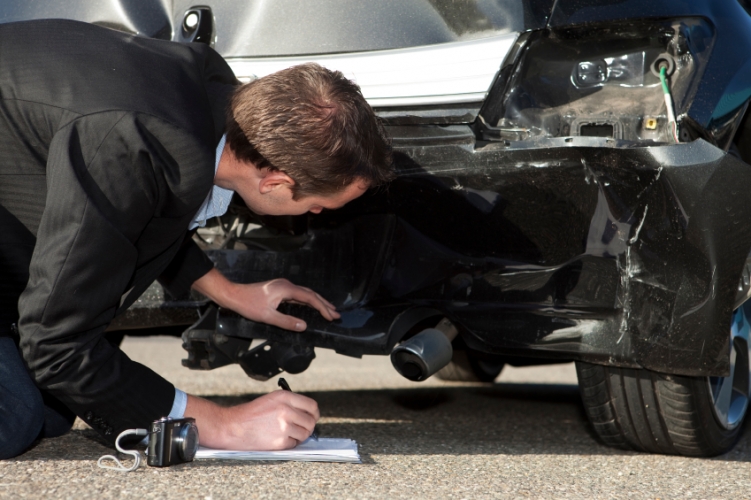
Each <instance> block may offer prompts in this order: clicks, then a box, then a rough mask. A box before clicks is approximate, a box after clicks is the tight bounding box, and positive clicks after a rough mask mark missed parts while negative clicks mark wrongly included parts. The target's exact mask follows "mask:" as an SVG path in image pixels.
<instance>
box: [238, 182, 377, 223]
mask: <svg viewBox="0 0 751 500" xmlns="http://www.w3.org/2000/svg"><path fill="white" fill-rule="evenodd" d="M367 190H368V186H367V184H366V183H364V182H362V181H357V180H356V181H355V182H353V183H352V184H350V185H349V186H346V187H345V188H344V189H342V190H341V191H339V192H338V193H335V194H332V195H327V196H320V195H312V196H304V197H302V198H299V199H297V200H295V199H293V198H292V189H291V186H290V185H289V184H285V183H280V184H277V185H274V186H273V188H271V189H267V190H266V191H265V192H264V194H263V195H262V196H249V197H247V198H246V197H244V196H243V193H240V196H243V199H244V200H245V203H246V204H247V205H248V207H249V208H250V209H251V210H253V211H254V212H255V213H257V214H259V215H301V214H305V213H308V212H312V213H314V214H318V213H321V211H323V210H324V209H327V210H335V209H337V208H341V207H343V206H344V205H346V204H347V203H349V202H350V201H352V200H354V199H355V198H358V197H360V196H362V195H363V193H365V191H367Z"/></svg>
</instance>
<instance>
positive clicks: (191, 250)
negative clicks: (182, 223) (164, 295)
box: [158, 231, 214, 298]
mask: <svg viewBox="0 0 751 500" xmlns="http://www.w3.org/2000/svg"><path fill="white" fill-rule="evenodd" d="M192 235H193V231H190V232H189V233H187V235H186V236H185V241H183V244H182V245H181V246H180V250H178V252H177V254H176V255H175V257H174V258H173V259H172V261H171V262H170V263H169V266H167V268H166V269H165V270H164V272H163V273H162V274H161V275H160V276H159V279H158V281H159V283H160V284H161V285H162V286H163V287H164V288H166V289H167V291H168V292H169V293H170V295H172V296H173V297H176V298H179V297H182V296H184V295H185V294H187V293H188V292H189V291H190V287H191V285H192V284H193V282H194V281H196V280H197V279H198V278H200V277H201V276H203V275H204V274H206V273H208V272H209V271H211V269H212V268H213V267H214V263H213V262H211V259H209V257H208V255H206V253H205V252H204V251H203V250H201V249H200V248H198V245H196V242H195V241H193V238H192Z"/></svg>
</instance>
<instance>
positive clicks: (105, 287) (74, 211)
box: [19, 112, 175, 442]
mask: <svg viewBox="0 0 751 500" xmlns="http://www.w3.org/2000/svg"><path fill="white" fill-rule="evenodd" d="M165 154H166V153H165V149H164V148H163V147H161V145H160V144H159V143H158V141H156V139H155V138H154V136H153V135H151V134H150V133H149V132H148V130H145V129H144V128H143V126H141V125H140V124H139V123H138V121H137V120H136V119H135V118H134V117H133V116H131V115H130V114H128V113H122V112H120V113H115V112H112V113H102V114H101V115H99V116H93V117H86V118H85V119H84V118H82V119H78V120H75V121H73V122H71V123H70V124H68V125H67V126H65V127H63V128H62V129H60V130H59V131H58V132H57V133H56V134H55V136H54V137H53V140H52V142H51V144H50V150H49V156H48V160H47V194H46V205H45V210H44V213H43V216H42V219H41V223H40V226H39V230H38V233H37V243H36V246H35V249H34V253H33V256H32V260H31V265H30V269H29V275H30V277H29V282H28V284H27V287H26V289H25V290H24V292H23V294H22V295H21V298H20V300H19V313H20V321H19V334H20V347H21V349H22V353H23V356H24V360H25V361H26V363H27V366H28V368H29V370H30V373H31V374H32V376H33V378H34V380H35V382H36V384H37V385H38V386H39V387H40V388H42V389H45V390H47V391H49V392H50V393H51V394H52V395H54V396H55V397H57V398H58V399H59V400H60V401H62V402H63V403H64V404H66V405H67V406H68V407H69V408H70V409H71V410H73V411H74V412H75V413H76V414H77V415H78V416H79V417H81V418H82V419H83V420H85V421H86V422H87V423H88V424H89V425H91V426H92V427H93V428H94V429H96V430H98V431H99V432H100V433H101V434H102V435H104V437H105V438H106V439H108V440H109V441H110V442H114V439H115V437H116V436H117V435H118V434H119V433H120V432H121V431H123V430H125V429H128V428H136V427H146V426H147V425H148V424H149V422H151V421H153V420H155V419H157V418H160V417H162V416H165V415H167V414H168V413H169V412H170V408H171V406H172V402H173V399H174V394H175V391H174V387H173V385H172V384H170V383H169V382H168V381H166V380H165V379H163V378H162V377H161V376H159V375H157V374H156V373H155V372H153V371H152V370H150V369H149V368H147V367H145V366H143V365H140V364H138V363H136V362H134V361H132V360H130V359H129V358H128V357H127V356H126V355H125V354H124V353H123V352H122V351H120V350H119V349H117V348H113V347H112V346H111V345H110V344H109V342H107V341H106V340H105V339H104V336H103V334H104V330H105V328H106V327H107V325H108V324H109V322H110V321H111V320H112V318H113V317H114V314H115V311H116V310H117V308H118V306H119V304H120V301H121V297H123V296H124V295H125V292H126V291H127V290H128V288H129V287H130V286H132V285H131V283H130V280H131V279H132V276H133V274H134V270H135V268H136V265H137V264H139V263H138V252H137V251H136V246H135V245H136V242H137V241H138V238H139V235H140V234H141V232H142V230H143V228H144V227H145V226H146V224H147V223H148V221H149V220H150V219H151V218H152V217H153V216H154V211H155V207H157V206H158V204H159V202H160V199H161V198H162V197H163V196H162V192H161V191H160V188H159V182H158V180H157V177H156V176H155V173H154V172H155V170H156V167H155V165H157V164H159V163H162V162H165V161H170V159H169V158H165Z"/></svg>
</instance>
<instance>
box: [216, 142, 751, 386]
mask: <svg viewBox="0 0 751 500" xmlns="http://www.w3.org/2000/svg"><path fill="white" fill-rule="evenodd" d="M470 137H471V134H470V135H468V136H467V139H466V142H465V143H464V144H461V143H455V144H453V145H446V144H434V145H426V144H414V145H412V146H407V145H406V144H405V145H402V146H401V147H400V153H401V154H399V155H398V163H399V168H400V177H399V179H398V180H397V181H395V182H394V183H393V184H392V185H391V186H389V188H388V190H386V191H384V192H381V193H375V194H372V195H368V196H366V197H365V198H363V199H361V200H359V201H356V202H353V204H351V206H348V207H347V208H345V209H344V210H343V211H340V212H339V213H332V214H329V215H327V216H322V217H312V218H311V220H310V228H311V229H310V230H309V233H308V240H307V241H306V243H305V244H304V245H303V247H301V249H300V250H299V251H296V252H295V251H293V252H287V253H277V252H273V253H266V254H265V257H264V256H263V254H258V253H254V252H239V253H232V254H231V255H234V256H233V257H231V259H238V260H237V261H236V262H235V263H234V264H232V263H230V262H229V260H227V259H230V257H229V255H230V253H227V252H219V253H215V254H214V256H215V258H216V260H217V264H218V267H219V268H220V269H223V270H226V272H228V273H230V274H231V275H232V277H233V278H234V279H238V280H240V281H257V280H260V279H268V278H270V277H272V275H273V273H275V272H276V273H279V274H281V275H285V276H288V277H290V279H292V280H293V281H295V282H297V283H300V284H303V285H306V286H312V287H315V288H316V289H318V290H320V291H321V292H322V293H323V294H325V295H327V296H328V297H330V298H331V299H332V300H333V301H334V303H335V304H336V305H337V306H338V307H340V308H341V309H342V311H343V319H342V320H341V321H338V322H335V323H332V324H328V323H327V322H326V321H325V320H322V319H321V318H320V317H318V315H317V314H316V313H314V312H313V311H310V310H305V309H304V308H299V307H297V306H285V307H287V309H286V310H288V311H289V312H291V313H294V314H298V315H301V316H302V317H303V318H304V319H305V320H306V321H307V322H308V326H309V327H308V331H307V332H305V333H303V334H298V333H291V332H285V331H283V330H279V329H276V328H273V327H268V326H266V325H260V324H256V323H253V322H250V321H247V320H244V319H241V318H239V317H237V316H236V315H233V314H231V313H227V312H223V313H220V315H219V320H218V321H219V325H220V326H221V328H223V329H224V330H223V331H225V332H227V331H230V332H233V333H232V334H233V335H236V336H239V337H246V338H265V339H271V340H278V341H284V342H288V343H300V344H304V345H313V346H320V347H328V348H333V349H336V350H337V351H339V352H342V353H345V354H350V355H361V354H385V353H387V352H389V351H390V349H391V348H392V347H393V345H394V344H395V343H396V342H397V341H398V340H400V339H401V338H402V336H404V335H405V334H409V332H410V328H411V327H412V326H414V325H416V324H418V323H419V321H422V320H424V319H425V318H433V319H434V320H435V318H437V317H440V316H441V315H444V316H446V317H448V318H449V319H451V320H452V321H453V322H454V323H455V324H456V325H457V326H458V327H459V329H460V333H461V336H462V338H463V341H464V342H465V343H466V345H467V346H468V347H469V348H471V349H473V350H476V351H481V352H486V353H490V354H497V355H528V356H529V355H532V356H540V357H548V358H550V357H553V358H555V357H559V358H563V359H581V360H588V361H595V362H600V363H606V364H611V365H618V366H629V367H643V368H649V369H652V370H656V371H663V372H670V373H680V374H686V375H707V374H715V375H716V374H721V373H724V371H725V370H727V368H728V364H727V363H728V359H727V352H728V338H729V336H728V331H729V327H730V316H731V312H732V310H733V308H734V307H735V299H736V292H737V285H738V280H739V277H740V276H741V273H742V270H743V266H744V265H745V263H746V256H747V255H748V254H749V250H751V228H750V227H749V226H748V224H747V223H746V221H748V220H749V218H750V217H751V207H750V206H748V204H747V203H745V200H744V197H743V196H742V194H743V190H742V188H741V186H743V185H749V184H747V183H751V169H749V166H748V165H747V164H745V163H743V162H741V161H739V160H737V159H736V158H734V157H732V156H731V155H727V154H725V153H723V152H722V151H720V150H719V149H717V148H715V147H714V146H712V145H710V144H708V143H706V142H704V141H701V140H700V141H696V142H694V143H691V144H683V145H674V146H659V147H625V146H626V145H625V144H623V143H619V142H618V141H612V140H608V139H601V138H584V137H581V138H570V139H568V140H567V139H555V140H548V141H546V144H544V145H542V144H518V145H516V146H514V147H511V148H506V147H501V146H500V145H498V144H487V145H485V146H484V147H480V148H477V149H473V147H472V145H473V141H474V140H473V139H472V138H470ZM262 258H265V259H267V261H266V263H263V262H262ZM246 259H247V260H246ZM269 259H270V260H269ZM280 259H281V260H284V263H283V264H282V263H281V262H280ZM355 259H360V261H359V262H358V263H355ZM241 260H242V261H241ZM272 261H273V262H272ZM312 261H315V263H316V264H315V265H311V264H310V262H312ZM306 263H307V264H306ZM249 269H254V270H255V271H249ZM364 270H368V271H369V272H368V273H367V274H364V273H363V271H364ZM233 273H234V274H233ZM279 274H277V275H279ZM349 290H359V292H357V293H351V294H349V295H348V294H346V293H345V292H346V291H349ZM410 311H412V312H410ZM414 311H417V313H415V312H414ZM400 314H401V315H402V316H400ZM408 314H421V316H419V317H418V318H417V320H415V321H414V322H408V323H405V322H404V319H403V318H404V317H405V315H408ZM398 318H402V322H401V324H400V323H399V322H398V321H395V320H397V319H398ZM418 320H419V321H418Z"/></svg>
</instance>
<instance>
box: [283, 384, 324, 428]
mask: <svg viewBox="0 0 751 500" xmlns="http://www.w3.org/2000/svg"><path fill="white" fill-rule="evenodd" d="M284 395H285V396H287V395H288V397H287V404H288V405H290V406H291V407H292V408H294V409H296V410H300V411H302V412H304V413H305V414H307V415H308V417H309V418H310V419H311V420H312V422H311V426H312V427H311V431H312V430H313V427H315V425H316V422H318V419H319V418H321V413H320V412H319V410H318V403H316V402H315V400H313V399H311V398H309V397H307V396H303V395H302V394H297V393H296V392H288V391H285V394H284Z"/></svg>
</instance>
